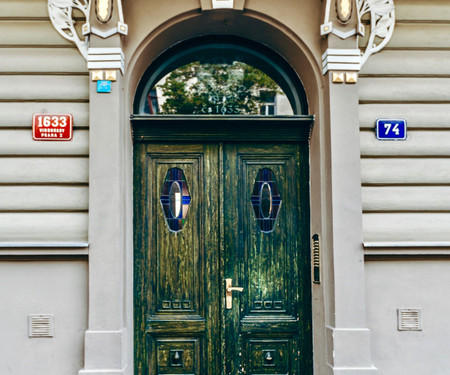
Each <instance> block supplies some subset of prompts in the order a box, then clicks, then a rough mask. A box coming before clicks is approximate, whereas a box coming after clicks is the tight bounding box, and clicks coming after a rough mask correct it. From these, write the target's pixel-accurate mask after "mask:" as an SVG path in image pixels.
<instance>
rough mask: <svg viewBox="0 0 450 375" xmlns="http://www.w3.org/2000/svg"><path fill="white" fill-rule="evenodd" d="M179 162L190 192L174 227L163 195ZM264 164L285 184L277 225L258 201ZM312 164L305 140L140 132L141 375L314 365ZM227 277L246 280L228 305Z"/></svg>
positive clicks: (294, 370)
mask: <svg viewBox="0 0 450 375" xmlns="http://www.w3.org/2000/svg"><path fill="white" fill-rule="evenodd" d="M173 167H178V168H181V169H183V171H184V174H185V177H186V180H187V183H188V187H189V191H190V195H191V204H190V207H189V212H188V215H187V220H186V224H185V227H184V228H183V230H182V231H180V232H178V233H173V232H170V231H169V230H168V228H167V225H166V223H165V219H164V216H163V212H162V208H161V204H160V201H159V198H160V195H161V190H162V186H163V183H164V179H165V176H166V173H167V170H168V169H169V168H173ZM261 168H270V169H272V170H273V172H275V174H276V178H277V183H278V185H279V188H280V191H281V198H282V206H281V210H280V212H279V216H278V219H277V223H276V225H275V229H274V231H273V232H271V233H261V231H260V228H259V226H258V225H257V223H256V221H255V214H254V212H253V209H252V206H251V201H250V195H251V193H252V190H253V184H254V182H255V177H256V174H257V172H258V171H259V169H261ZM308 174H309V172H308V148H307V144H306V143H303V142H302V143H260V144H257V143H225V144H221V143H214V142H210V143H198V144H181V143H178V144H175V143H174V144H160V143H143V142H136V145H135V373H136V374H139V375H143V374H146V375H147V374H162V373H164V374H202V375H203V374H208V375H219V374H223V375H237V374H239V373H246V374H287V373H288V374H292V375H294V374H295V375H300V374H311V373H312V345H311V292H310V289H311V287H310V273H311V271H310V253H309V212H308V207H309V204H308V199H309V198H308V193H309V190H308V186H309V185H308ZM225 278H233V282H234V285H239V286H243V287H244V291H243V292H242V293H239V292H233V308H232V309H231V310H226V309H225V281H224V279H225ZM178 301H179V302H178ZM188 301H189V304H188Z"/></svg>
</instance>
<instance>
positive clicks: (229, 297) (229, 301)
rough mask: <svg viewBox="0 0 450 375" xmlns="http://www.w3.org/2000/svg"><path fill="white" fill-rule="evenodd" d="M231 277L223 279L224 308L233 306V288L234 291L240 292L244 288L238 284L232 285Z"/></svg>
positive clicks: (228, 308)
mask: <svg viewBox="0 0 450 375" xmlns="http://www.w3.org/2000/svg"><path fill="white" fill-rule="evenodd" d="M232 285H233V279H225V300H226V308H227V310H230V309H232V308H233V290H234V291H236V292H242V291H243V290H244V288H242V287H240V286H232Z"/></svg>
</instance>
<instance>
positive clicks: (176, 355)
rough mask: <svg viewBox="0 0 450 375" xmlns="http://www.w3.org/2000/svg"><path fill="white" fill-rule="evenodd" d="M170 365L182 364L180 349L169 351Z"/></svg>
mask: <svg viewBox="0 0 450 375" xmlns="http://www.w3.org/2000/svg"><path fill="white" fill-rule="evenodd" d="M170 366H175V367H179V366H183V352H182V351H181V350H173V351H171V352H170Z"/></svg>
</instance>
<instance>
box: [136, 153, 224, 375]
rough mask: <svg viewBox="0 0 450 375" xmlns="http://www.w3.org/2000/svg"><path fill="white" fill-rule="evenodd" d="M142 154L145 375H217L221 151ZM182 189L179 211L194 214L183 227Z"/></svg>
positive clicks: (141, 355) (139, 352) (139, 313)
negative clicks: (174, 193)
mask: <svg viewBox="0 0 450 375" xmlns="http://www.w3.org/2000/svg"><path fill="white" fill-rule="evenodd" d="M138 147H140V148H141V150H140V152H139V153H138V152H136V155H137V158H138V159H137V160H136V164H135V166H136V169H137V172H136V176H137V178H139V179H140V181H139V184H140V187H137V188H136V193H135V197H137V198H138V199H140V203H139V205H140V206H141V211H140V214H141V217H139V218H137V219H138V220H135V224H136V225H137V227H139V230H140V231H142V233H141V234H140V235H138V237H139V238H138V241H137V245H138V246H140V251H139V252H137V253H136V257H135V258H136V259H135V265H136V267H135V269H136V271H137V272H136V275H135V285H136V287H137V288H136V289H137V290H136V293H138V294H139V296H140V299H139V300H137V301H136V302H137V306H136V307H135V311H136V314H135V319H137V322H136V323H137V324H136V327H139V328H137V329H136V336H137V337H136V345H138V346H139V347H138V348H136V362H137V363H138V366H137V367H138V368H137V373H138V374H146V375H147V374H149V373H151V374H193V375H194V374H195V375H200V374H205V373H210V374H213V373H215V371H216V370H215V368H217V366H218V361H219V358H216V357H217V356H216V355H215V353H216V352H217V350H218V349H217V348H215V346H216V345H217V340H214V337H219V336H220V335H219V332H218V330H219V328H220V326H219V324H218V320H219V318H218V316H219V310H218V309H219V307H218V305H217V301H218V300H219V296H218V291H217V283H215V284H213V283H211V280H212V279H214V278H215V275H216V274H217V272H218V234H217V233H218V229H217V227H218V217H217V212H218V209H217V200H210V199H205V196H209V195H211V194H216V195H217V192H216V189H217V190H218V183H217V178H216V181H215V179H214V176H217V175H218V172H217V168H218V167H217V147H211V146H208V145H176V144H172V145H170V146H167V145H159V144H147V145H139V146H138ZM175 172H176V173H175ZM205 174H207V175H208V179H206V178H205ZM175 175H176V176H177V177H174V176H175ZM175 182H176V183H177V184H178V187H179V188H181V189H180V190H179V193H180V196H181V195H182V198H180V197H179V203H180V204H181V203H182V204H181V206H179V207H178V208H177V209H176V211H177V213H180V215H181V214H182V211H183V210H184V209H186V211H187V212H186V215H185V217H184V214H183V215H181V216H182V217H183V219H182V220H181V219H180V220H179V221H180V224H178V219H174V216H173V215H175V216H176V214H173V212H172V210H173V207H172V206H170V204H172V203H173V201H171V198H170V197H169V196H170V192H171V186H172V185H173V184H174V183H175ZM137 185H138V184H137ZM185 198H186V202H188V204H185V203H186V202H185ZM187 198H188V199H187ZM170 202H172V203H170ZM168 205H169V206H170V207H168ZM175 206H176V205H175ZM169 212H170V213H169ZM181 216H180V217H181ZM171 220H172V224H173V221H174V220H175V221H177V225H176V226H175V227H174V226H173V225H171V224H170V222H171ZM207 265H208V266H207ZM212 300H214V301H213V302H214V303H211V302H212ZM209 357H210V361H204V359H205V358H209ZM139 366H140V367H139Z"/></svg>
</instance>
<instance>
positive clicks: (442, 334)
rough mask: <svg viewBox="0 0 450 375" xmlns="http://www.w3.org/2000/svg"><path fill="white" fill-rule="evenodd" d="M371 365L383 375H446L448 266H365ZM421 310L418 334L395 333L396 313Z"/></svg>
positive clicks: (409, 262)
mask: <svg viewBox="0 0 450 375" xmlns="http://www.w3.org/2000/svg"><path fill="white" fill-rule="evenodd" d="M366 288H367V289H366V290H367V325H368V327H369V329H370V330H371V331H372V360H373V363H374V364H375V366H376V367H377V368H378V370H379V374H383V375H425V374H430V375H431V374H432V375H447V374H448V369H449V368H450V356H449V355H448V346H447V342H448V339H449V338H450V329H449V327H448V313H447V312H448V311H449V309H450V299H449V298H448V295H449V294H450V262H448V261H442V260H428V261H423V260H422V261H414V260H407V261H393V262H389V261H374V262H367V263H366ZM398 308H421V309H422V325H423V327H422V328H423V330H422V331H414V332H408V331H398V330H397V309H398Z"/></svg>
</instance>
